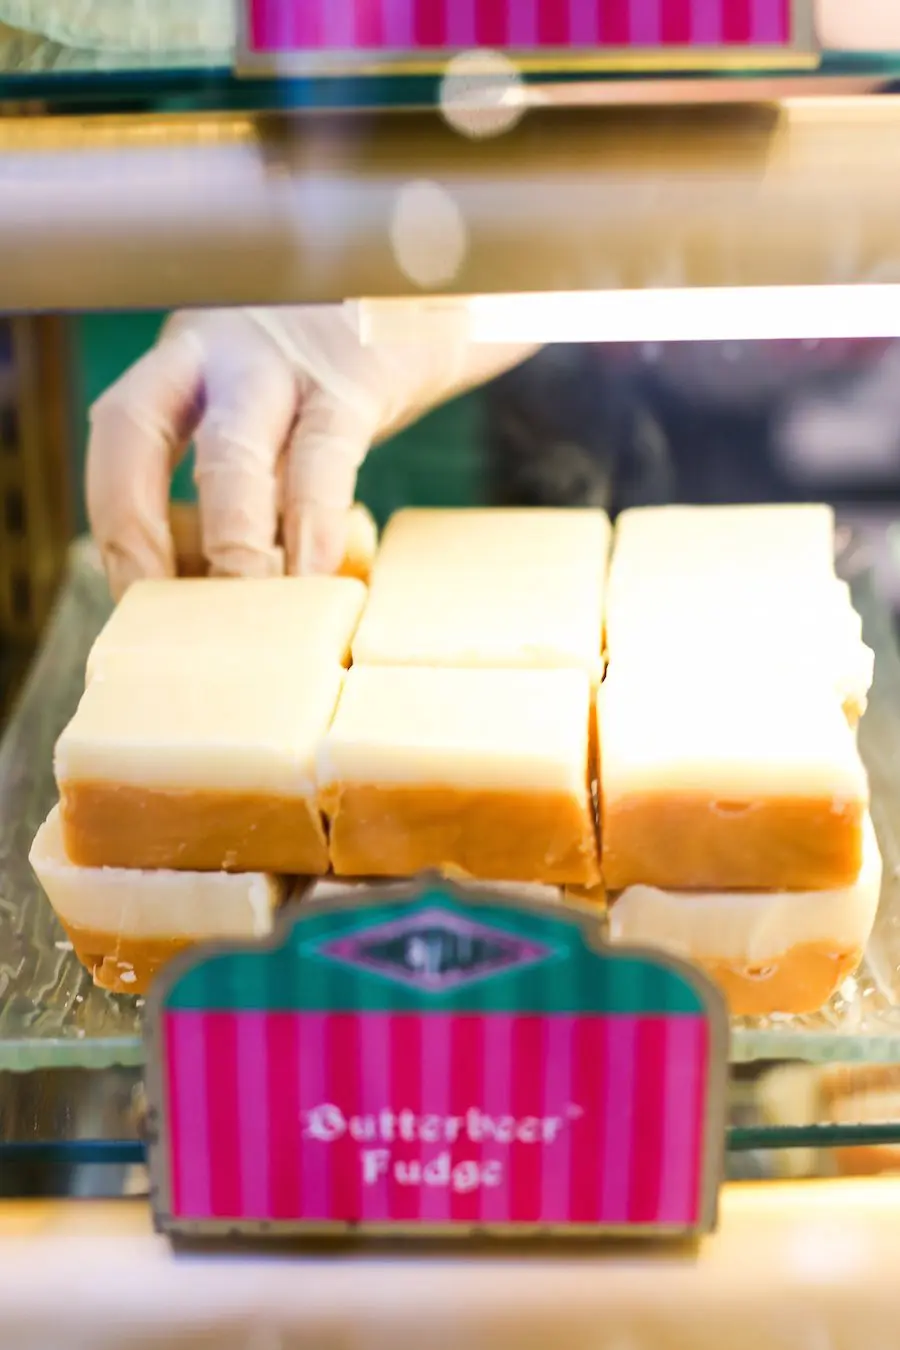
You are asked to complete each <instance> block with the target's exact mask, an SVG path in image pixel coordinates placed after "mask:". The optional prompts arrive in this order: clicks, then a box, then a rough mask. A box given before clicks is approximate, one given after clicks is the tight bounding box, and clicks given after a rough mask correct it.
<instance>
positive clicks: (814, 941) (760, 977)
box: [609, 818, 882, 1017]
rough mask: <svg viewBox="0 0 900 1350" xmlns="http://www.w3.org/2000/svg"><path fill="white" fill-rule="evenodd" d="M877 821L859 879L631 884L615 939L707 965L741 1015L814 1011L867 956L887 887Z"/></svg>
mask: <svg viewBox="0 0 900 1350" xmlns="http://www.w3.org/2000/svg"><path fill="white" fill-rule="evenodd" d="M881 875H882V863H881V855H880V853H879V849H878V843H877V840H876V838H875V831H874V829H873V828H872V823H871V821H870V820H869V819H868V818H867V819H866V823H865V832H864V856H863V865H862V870H861V872H860V874H859V877H858V879H857V880H856V881H855V882H854V883H852V884H851V885H849V886H845V887H843V888H840V889H837V890H833V891H805V892H804V891H794V892H785V891H781V892H771V893H764V892H759V891H756V892H754V891H745V892H740V891H732V892H729V893H725V892H723V893H719V894H714V893H712V892H693V893H692V892H677V891H663V890H659V889H655V888H653V887H650V886H630V887H629V888H628V889H627V890H625V891H623V892H622V893H621V895H619V896H618V897H617V898H616V899H615V901H614V903H613V905H612V907H611V909H610V915H609V930H610V937H611V938H612V940H613V941H614V942H624V943H631V944H634V945H639V946H652V947H661V948H664V949H665V950H667V951H669V952H671V953H672V954H673V955H676V956H682V957H684V958H685V959H686V960H689V961H692V962H693V963H694V964H695V965H699V966H701V967H702V968H703V969H704V970H706V971H707V973H708V974H709V975H710V976H711V977H712V978H713V979H714V980H715V982H716V983H717V984H718V985H719V986H720V988H721V989H722V991H723V993H724V994H725V996H726V998H727V1000H728V1004H729V1007H730V1008H731V1011H732V1012H733V1013H735V1014H736V1015H739V1016H754V1017H763V1016H768V1015H770V1014H772V1013H808V1012H814V1011H816V1009H818V1008H821V1007H823V1006H824V1004H826V1003H827V1002H828V1000H829V999H830V998H831V996H832V994H834V992H835V991H836V990H837V989H838V988H839V986H840V984H841V983H842V981H843V980H844V979H846V977H847V976H848V975H852V974H853V972H854V971H855V970H856V968H857V967H858V965H859V963H860V961H861V960H862V956H863V952H864V950H865V947H866V943H867V942H868V940H869V936H870V934H871V932H872V925H873V924H874V922H875V914H876V912H877V909H878V899H879V894H880V891H881Z"/></svg>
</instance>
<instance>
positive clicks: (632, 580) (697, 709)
mask: <svg viewBox="0 0 900 1350" xmlns="http://www.w3.org/2000/svg"><path fill="white" fill-rule="evenodd" d="M683 523H684V521H683V520H682V522H681V523H679V520H678V518H677V517H676V518H675V520H674V524H673V523H672V522H670V523H669V526H668V527H667V528H669V530H670V536H671V537H670V543H671V545H672V547H669V548H668V549H663V552H664V554H665V556H666V558H667V564H666V568H665V571H664V574H663V575H662V576H659V575H656V576H654V575H653V572H652V569H648V566H647V559H648V555H649V554H651V553H652V550H649V549H648V548H647V544H648V542H649V536H650V535H654V536H655V537H656V538H657V539H659V534H660V531H659V528H658V527H657V526H654V525H653V521H652V518H649V519H648V518H644V517H642V516H636V517H632V518H631V519H630V520H629V521H626V522H625V523H624V526H623V528H622V529H621V531H620V535H619V540H618V544H617V547H616V550H615V554H614V558H613V565H612V571H611V575H610V578H609V586H608V593H607V602H606V641H607V655H608V661H609V664H608V668H607V672H606V681H605V684H604V687H603V696H604V697H606V698H611V697H612V695H613V691H614V690H615V689H617V688H618V687H619V686H621V685H623V684H624V685H625V686H627V687H628V688H629V689H630V690H632V691H634V690H635V689H636V688H638V687H640V688H641V690H642V698H641V700H640V702H642V703H643V705H644V706H645V707H646V708H647V709H648V710H649V711H648V712H647V714H646V715H645V716H644V717H643V718H642V719H641V722H640V726H638V725H637V724H636V723H635V724H634V725H632V726H630V727H629V726H628V725H627V722H626V721H625V720H623V719H622V717H621V716H617V717H615V718H612V717H610V718H608V719H606V721H605V722H604V723H603V727H604V732H603V734H604V737H605V739H604V741H603V746H602V750H603V757H604V760H606V761H607V767H608V760H609V758H610V756H612V757H613V758H616V756H617V755H619V756H622V759H623V762H624V758H625V757H626V756H627V755H628V753H629V751H628V747H629V746H630V745H632V744H633V743H634V741H635V740H636V738H637V737H638V736H639V735H640V734H641V732H642V733H643V734H644V736H645V737H646V738H647V747H648V754H649V755H650V756H651V757H653V756H654V755H655V751H654V749H653V746H654V744H655V743H658V741H659V740H660V739H661V738H662V739H666V738H668V743H669V744H670V745H671V744H672V743H673V734H672V733H670V732H668V731H667V730H666V728H665V726H664V725H662V724H661V723H660V721H659V717H658V710H659V709H664V710H665V714H664V715H665V716H666V717H668V716H670V715H671V713H672V712H673V699H672V691H673V688H676V689H677V688H682V689H686V690H687V693H686V695H685V700H684V705H683V706H684V710H685V713H686V719H685V722H684V730H685V732H686V733H687V734H689V735H690V737H691V743H692V752H691V753H692V754H693V755H694V756H695V757H698V758H699V761H700V762H701V763H702V764H704V765H709V764H711V763H713V762H716V764H717V768H716V770H715V775H714V776H715V782H716V784H717V789H718V793H717V795H713V794H711V793H710V791H709V790H710V787H711V779H710V777H709V776H708V773H707V771H706V770H705V769H704V770H699V771H698V768H697V762H696V760H694V761H693V762H692V761H691V760H690V759H689V758H687V757H686V758H685V760H684V772H683V773H682V774H681V776H680V779H679V786H680V790H679V792H678V794H677V796H676V795H675V794H673V792H672V780H671V777H670V776H669V775H670V773H671V768H672V766H671V764H667V765H666V769H665V774H664V776H662V777H660V779H659V780H658V794H659V799H660V802H661V803H662V806H661V808H660V811H659V816H658V820H657V822H656V827H655V836H654V839H653V843H652V845H651V844H649V842H648V840H649V836H645V834H644V831H645V830H646V828H647V825H648V817H647V811H646V809H645V808H642V810H641V812H640V819H639V822H638V836H637V837H636V838H632V839H630V840H629V841H627V843H626V844H625V846H624V852H623V831H621V830H617V831H616V840H615V841H612V842H611V841H610V840H607V844H608V847H607V848H605V850H604V860H605V865H606V871H607V874H608V875H609V876H610V877H612V878H614V877H615V875H616V871H617V869H618V868H619V867H620V866H622V865H624V872H625V874H626V875H628V874H630V873H632V872H633V871H634V869H635V868H636V867H637V866H638V858H639V857H640V858H642V862H643V872H644V875H645V878H646V877H648V876H649V875H650V874H651V873H652V871H653V866H651V863H652V864H654V865H655V867H656V869H657V876H656V881H657V885H656V886H653V885H647V884H637V885H635V884H631V885H628V886H626V888H625V889H624V890H623V891H622V892H621V894H620V895H619V896H618V898H617V900H616V903H615V904H614V905H613V907H612V910H611V928H612V933H613V936H614V938H615V939H617V940H619V941H630V942H636V943H645V944H651V945H662V946H664V947H666V948H667V949H668V950H670V951H673V952H675V953H676V954H681V955H684V956H687V957H689V958H690V959H692V960H693V961H694V962H695V963H697V964H700V965H702V966H703V967H704V968H705V969H706V970H707V971H708V972H709V974H710V975H712V976H713V978H714V979H715V980H716V982H717V983H718V984H719V985H720V986H721V987H722V988H723V989H724V991H725V992H726V994H727V996H728V1000H729V1003H730V1006H731V1008H732V1010H733V1011H734V1012H736V1013H741V1014H756V1015H767V1014H771V1013H806V1012H811V1011H814V1010H815V1009H817V1008H820V1007H821V1006H822V1005H823V1004H825V1003H826V1002H827V1001H828V999H829V998H830V997H831V995H832V994H833V993H834V992H835V990H836V989H838V988H840V986H841V985H842V983H843V981H844V980H845V979H846V978H847V977H848V976H850V975H852V974H853V972H854V971H855V970H856V968H857V966H858V965H859V963H860V961H861V959H862V956H863V952H864V949H865V946H866V944H867V941H868V938H869V935H870V933H871V930H872V927H873V924H874V921H875V916H876V911H877V907H878V901H879V897H880V890H881V874H882V863H881V857H880V853H879V849H878V843H877V840H876V837H875V833H874V830H873V829H872V825H871V821H870V820H869V819H868V818H866V817H864V818H863V826H862V837H861V843H862V847H861V851H859V849H858V845H859V841H860V836H859V820H860V815H859V807H860V804H861V803H862V802H864V801H865V800H866V796H867V788H866V775H865V771H864V768H863V765H862V762H861V760H860V757H859V753H858V750H857V748H856V743H855V742H856V737H855V732H854V731H853V730H852V728H854V727H855V726H856V724H857V723H858V721H859V719H860V717H861V715H862V713H863V712H864V710H865V706H866V700H867V696H868V691H869V686H870V684H871V680H872V674H873V670H872V661H873V657H872V653H871V652H870V651H869V650H868V648H867V647H866V646H865V644H864V643H863V640H862V627H861V622H860V619H859V616H858V615H857V614H856V613H855V611H854V609H853V606H852V603H851V600H850V596H849V592H848V590H847V588H846V587H845V586H843V585H842V584H841V583H840V582H839V581H838V580H837V578H836V575H835V570H834V527H833V520H832V518H831V515H830V513H829V512H828V511H827V510H824V509H822V508H807V509H805V510H801V511H799V512H797V511H788V512H782V513H777V512H776V513H770V515H769V517H768V519H767V520H765V521H764V522H760V520H759V518H757V519H756V520H754V517H753V515H752V513H749V514H748V513H737V514H732V515H731V516H729V514H728V513H724V514H723V513H714V514H713V515H712V516H709V517H695V520H694V525H695V530H694V534H693V536H692V537H688V536H687V534H686V532H685V531H684V530H683V529H682V528H681V525H682V524H683ZM760 523H762V524H763V526H764V528H762V529H760V528H758V527H759V525H760ZM717 532H718V537H716V535H717ZM679 597H681V601H680V602H679ZM684 597H691V601H692V603H691V604H690V605H687V606H686V605H685V604H684ZM666 652H669V653H674V652H677V653H678V658H679V659H678V662H677V666H676V668H675V670H674V671H673V670H672V668H671V663H667V662H666V661H665V660H661V659H659V658H660V656H661V655H662V654H664V653H666ZM654 654H655V656H656V658H657V659H655V660H654V659H652V657H653V655H654ZM648 658H650V659H648ZM697 688H699V689H701V690H702V699H703V702H702V706H701V704H700V703H699V701H698V700H697V698H696V696H695V693H694V692H692V690H695V689H697ZM625 702H626V703H627V700H625ZM637 702H638V701H637V700H635V701H633V702H632V703H631V704H630V705H629V706H630V707H631V709H632V710H633V709H634V708H635V707H636V706H637ZM839 706H840V707H841V708H842V709H843V716H841V715H839V713H838V707H839ZM675 734H676V736H677V735H678V734H680V733H675ZM620 740H621V743H620ZM754 746H757V747H758V748H759V750H760V751H761V754H762V758H758V757H757V756H756V754H755V752H754V749H753V747H754ZM801 764H802V765H803V766H804V767H803V770H802V778H803V785H801V783H800V781H799V779H798V770H799V766H800V765H801ZM838 764H841V765H842V766H843V767H842V769H841V770H840V771H839V772H838V770H837V766H838ZM631 767H632V769H633V767H634V757H633V752H632V759H631ZM657 767H658V766H657ZM603 778H604V791H606V792H608V790H609V784H608V781H607V779H608V774H607V773H604V775H603ZM817 781H818V783H819V784H820V786H823V787H824V786H825V785H827V786H828V790H827V792H826V793H825V794H824V795H823V796H822V797H820V800H819V806H818V807H815V806H814V805H813V797H814V796H815V787H814V785H815V783H816V782H817ZM634 785H635V789H636V791H637V792H639V793H640V794H641V797H642V800H643V801H645V802H646V794H647V790H648V771H647V766H644V767H643V770H642V773H641V774H640V775H639V776H636V777H635V780H634ZM698 787H699V788H700V789H701V792H702V793H703V795H704V797H705V799H706V800H705V805H706V811H707V816H706V825H705V828H704V826H702V825H698V822H697V803H696V800H695V799H694V793H695V791H696V789H697V788H698ZM616 788H617V791H618V792H619V793H620V794H621V793H622V788H623V783H622V778H621V775H620V774H616ZM807 793H808V794H809V796H808V797H806V799H804V794H807ZM623 795H624V796H625V797H626V798H627V797H628V793H627V792H625V793H624V794H623ZM829 798H830V800H829ZM850 804H852V805H850ZM848 805H850V815H849V816H846V817H845V816H844V812H845V810H846V808H847V806H848ZM775 815H777V816H778V825H777V827H776V828H774V829H773V824H774V816H775ZM730 832H733V833H730ZM625 833H626V835H627V832H625ZM729 837H730V839H731V843H732V844H734V843H735V840H736V839H737V838H738V837H739V838H740V840H741V844H742V847H745V848H746V854H745V855H744V856H745V862H746V882H747V884H748V886H749V887H751V888H752V887H753V886H754V882H755V883H756V884H757V885H764V886H766V887H768V888H769V889H766V890H756V889H749V890H747V891H746V892H743V893H741V892H736V891H728V890H725V889H723V888H720V889H718V890H716V889H707V890H702V891H680V892H675V893H673V892H671V891H667V890H664V889H662V887H661V881H662V879H663V878H664V877H666V876H667V875H671V866H672V858H673V857H677V858H678V859H679V863H680V865H682V866H683V868H684V872H683V875H685V876H694V877H696V876H697V875H698V874H699V872H700V871H702V869H704V868H710V867H711V866H712V859H713V858H715V857H721V855H720V853H719V850H720V849H721V848H722V847H723V846H725V841H726V839H728V838H729ZM629 843H630V845H631V846H630V847H629V846H628V844H629ZM845 848H846V849H847V850H848V851H847V852H846V853H845V852H844V850H845ZM613 849H615V852H616V856H615V858H614V859H613V858H612V857H611V856H610V855H611V853H612V851H613ZM785 849H787V850H789V854H790V856H789V855H788V854H786V853H785ZM831 849H833V850H834V852H830V850H831ZM695 851H698V852H695ZM799 854H803V856H804V861H803V863H802V864H801V868H805V867H806V866H807V865H808V864H809V863H810V862H811V860H812V858H813V856H814V855H816V854H817V855H818V861H819V864H820V865H821V867H822V872H821V876H820V880H819V882H818V884H814V885H813V888H812V889H810V890H802V891H801V890H794V889H791V890H781V891H779V890H778V889H777V886H778V884H779V883H778V882H776V880H775V878H776V877H780V879H781V883H783V884H785V885H788V886H790V885H791V884H792V883H791V880H790V872H791V870H792V867H793V864H794V862H796V861H797V859H798V855H799ZM626 855H627V856H626ZM860 862H861V867H860V870H859V871H858V872H856V868H857V865H858V863H860ZM733 864H734V855H732V857H731V859H730V860H729V864H728V874H729V875H730V876H732V877H733V876H734V875H735V872H734V869H733ZM841 869H846V872H847V875H848V876H853V874H854V873H855V879H854V880H850V881H848V883H847V884H846V885H845V886H839V887H831V888H829V887H830V882H829V881H828V880H827V879H828V878H830V877H833V876H834V875H835V874H836V872H837V871H840V870H841ZM809 879H810V880H811V877H810V878H809ZM794 881H795V882H796V876H795V877H794Z"/></svg>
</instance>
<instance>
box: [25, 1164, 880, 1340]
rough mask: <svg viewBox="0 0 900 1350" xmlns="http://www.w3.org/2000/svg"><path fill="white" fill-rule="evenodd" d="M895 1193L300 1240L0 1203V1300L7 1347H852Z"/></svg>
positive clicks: (118, 1212)
mask: <svg viewBox="0 0 900 1350" xmlns="http://www.w3.org/2000/svg"><path fill="white" fill-rule="evenodd" d="M898 1204H900V1182H898V1181H893V1180H890V1181H889V1180H879V1181H874V1182H862V1181H859V1182H834V1183H820V1184H808V1183H802V1184H791V1183H783V1184H778V1185H775V1184H773V1185H768V1186H754V1185H735V1186H731V1187H728V1188H727V1189H726V1190H725V1192H724V1193H723V1195H722V1214H721V1225H720V1229H719V1232H718V1233H717V1234H716V1236H715V1237H713V1238H710V1239H708V1240H706V1241H704V1242H703V1243H702V1244H701V1245H700V1246H699V1247H696V1248H690V1247H688V1248H684V1249H681V1250H674V1251H673V1250H671V1249H667V1250H659V1249H654V1248H652V1247H650V1248H635V1247H629V1248H624V1249H623V1248H618V1247H615V1246H608V1247H605V1248H603V1249H602V1250H600V1251H596V1250H594V1251H589V1250H581V1249H579V1248H578V1247H577V1246H576V1247H574V1248H569V1249H566V1250H563V1251H558V1250H555V1251H552V1252H548V1251H535V1252H531V1251H529V1252H527V1253H526V1252H519V1251H516V1250H515V1248H513V1249H512V1250H506V1251H502V1252H498V1251H490V1250H488V1251H467V1252H466V1253H465V1254H463V1253H461V1252H458V1251H454V1250H452V1249H451V1250H449V1251H448V1250H443V1251H438V1252H434V1253H431V1252H429V1253H423V1252H421V1251H410V1250H406V1251H404V1250H403V1249H402V1248H401V1249H397V1248H394V1249H378V1248H375V1249H373V1250H371V1251H365V1252H363V1251H359V1250H353V1249H352V1248H351V1249H349V1250H346V1251H342V1252H340V1253H334V1254H330V1255H329V1254H328V1253H319V1254H316V1255H313V1256H305V1257H304V1256H302V1255H298V1254H296V1253H294V1254H283V1253H282V1254H278V1255H265V1256H260V1255H259V1254H256V1255H247V1254H240V1253H238V1252H233V1253H229V1254H210V1253H206V1254H204V1253H202V1252H197V1253H187V1252H181V1253H175V1252H172V1251H171V1250H170V1248H169V1247H168V1245H167V1243H166V1241H165V1240H164V1239H162V1238H160V1237H157V1236H155V1235H154V1234H153V1232H152V1229H151V1226H150V1219H149V1213H148V1210H147V1206H146V1205H145V1204H143V1203H140V1202H134V1201H121V1202H117V1203H114V1204H111V1203H102V1202H94V1203H90V1202H85V1201H82V1202H77V1203H75V1202H73V1203H62V1202H59V1203H52V1202H39V1201H35V1202H31V1203H24V1202H23V1203H19V1204H4V1205H0V1318H2V1325H3V1334H4V1336H5V1337H6V1338H7V1339H8V1341H9V1343H10V1344H11V1345H12V1344H15V1345H17V1346H21V1347H22V1350H30V1348H31V1347H32V1346H35V1347H37V1346H42V1345H48V1344H61V1343H65V1344H66V1345H67V1346H71V1347H72V1350H80V1347H82V1346H84V1347H91V1348H92V1350H107V1347H109V1350H113V1347H115V1350H130V1347H131V1346H134V1347H141V1348H142V1350H144V1348H145V1347H151V1346H153V1347H155V1346H163V1345H165V1346H169V1347H171V1348H172V1350H180V1347H181V1346H185V1347H187V1346H191V1347H193V1346H196V1345H206V1344H209V1345H215V1346H216V1347H221V1350H231V1347H234V1350H239V1348H240V1350H244V1348H245V1347H248V1348H249V1347H251V1346H252V1347H260V1346H270V1345H271V1346H275V1345H281V1346H295V1345H296V1346H301V1345H311V1346H312V1345H314V1346H316V1347H320V1346H321V1347H325V1346H332V1345H334V1346H345V1347H350V1346H357V1345H359V1346H376V1345H377V1346H381V1345H384V1346H392V1347H396V1350H403V1348H404V1347H406V1346H411V1347H412V1346H421V1345H422V1344H427V1345H429V1346H431V1345H434V1346H443V1345H448V1346H449V1345H465V1346H471V1347H472V1350H480V1348H481V1347H484V1348H485V1350H512V1347H515V1348H516V1350H521V1348H522V1347H528V1346H545V1345H553V1346H556V1347H559V1350H569V1347H570V1346H571V1347H581V1346H586V1345H602V1346H615V1347H619V1346H623V1347H624V1346H629V1347H633V1348H634V1350H644V1347H647V1350H659V1347H665V1346H669V1345H673V1346H681V1345H690V1346H691V1347H694V1348H695V1350H707V1347H709V1350H718V1347H719V1346H721V1345H722V1344H723V1342H724V1343H727V1344H728V1345H729V1346H733V1347H734V1350H745V1347H746V1350H758V1347H760V1346H766V1347H771V1348H772V1350H781V1348H782V1347H784V1350H788V1347H791V1350H793V1348H794V1347H796V1346H798V1345H807V1344H808V1345H810V1346H812V1345H839V1346H841V1347H842V1350H870V1347H872V1346H874V1345H880V1344H882V1343H883V1342H884V1339H885V1337H887V1338H888V1339H889V1338H890V1332H889V1330H888V1328H890V1326H891V1325H892V1323H893V1320H894V1318H895V1312H896V1302H897V1292H896V1266H897V1261H898V1259H900V1231H898V1226H897V1221H896V1215H897V1206H898ZM48 1289H52V1290H53V1298H52V1299H49V1298H48V1297H47V1290H48ZM75 1310H77V1312H76V1311H75ZM73 1313H74V1314H75V1315H74V1316H73Z"/></svg>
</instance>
